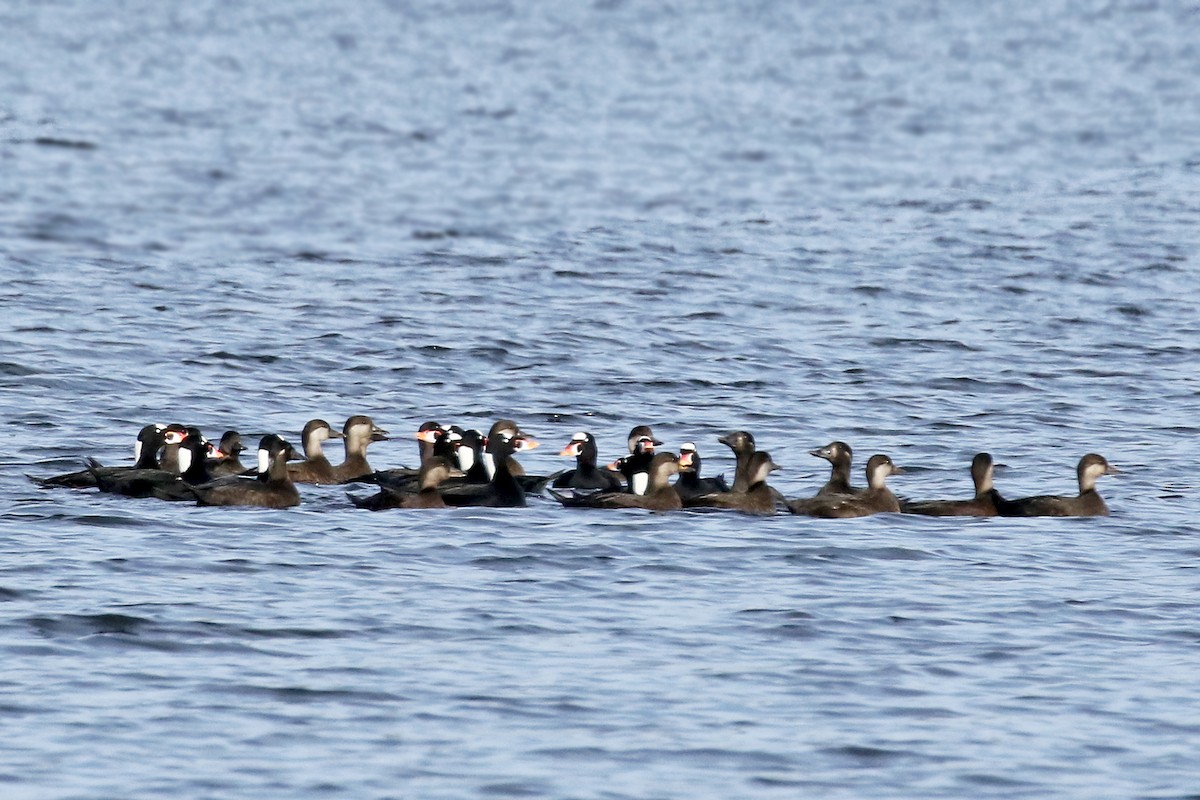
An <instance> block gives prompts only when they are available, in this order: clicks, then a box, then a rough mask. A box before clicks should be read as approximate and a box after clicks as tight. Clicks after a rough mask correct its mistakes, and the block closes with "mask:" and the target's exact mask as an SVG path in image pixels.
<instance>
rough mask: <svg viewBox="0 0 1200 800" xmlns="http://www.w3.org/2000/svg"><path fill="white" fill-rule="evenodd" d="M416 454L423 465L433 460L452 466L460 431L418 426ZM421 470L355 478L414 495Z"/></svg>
mask: <svg viewBox="0 0 1200 800" xmlns="http://www.w3.org/2000/svg"><path fill="white" fill-rule="evenodd" d="M415 435H416V438H417V451H418V454H419V456H420V461H419V462H418V463H420V464H422V465H424V463H425V462H426V461H428V460H429V459H430V458H433V457H434V456H440V457H442V458H446V459H449V460H450V461H451V462H455V461H457V450H458V446H459V444H461V442H462V428H459V427H458V426H457V425H452V426H450V427H448V428H447V427H443V426H442V425H441V424H439V423H437V422H433V421H432V420H431V421H428V422H423V423H421V426H420V427H419V428H418V429H417V432H416V434H415ZM420 474H421V468H420V467H418V468H417V469H413V468H412V467H393V468H392V469H381V470H377V471H376V472H372V473H371V474H370V475H363V476H361V477H360V478H358V481H359V482H361V483H376V484H379V485H380V486H386V487H387V488H389V489H391V490H393V491H404V492H416V491H417V482H418V480H419V478H420Z"/></svg>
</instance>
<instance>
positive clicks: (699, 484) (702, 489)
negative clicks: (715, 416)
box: [675, 442, 729, 506]
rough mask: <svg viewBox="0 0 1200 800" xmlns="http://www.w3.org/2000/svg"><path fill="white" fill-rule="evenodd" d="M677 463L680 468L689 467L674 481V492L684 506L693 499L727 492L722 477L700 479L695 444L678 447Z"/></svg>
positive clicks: (684, 444)
mask: <svg viewBox="0 0 1200 800" xmlns="http://www.w3.org/2000/svg"><path fill="white" fill-rule="evenodd" d="M679 463H680V465H681V466H691V469H684V470H681V471H680V473H679V478H678V479H677V480H676V481H675V492H676V494H678V495H679V499H680V500H682V501H683V504H684V506H687V504H688V501H689V500H691V499H692V498H694V497H702V496H704V495H707V494H714V493H717V492H728V491H729V484H728V483H726V482H725V476H724V475H718V476H717V477H715V478H701V477H700V464H701V460H700V451H699V450H697V449H696V443H695V442H684V443H683V444H681V445H679Z"/></svg>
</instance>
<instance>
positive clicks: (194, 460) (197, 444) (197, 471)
mask: <svg viewBox="0 0 1200 800" xmlns="http://www.w3.org/2000/svg"><path fill="white" fill-rule="evenodd" d="M209 450H210V444H209V442H208V440H206V439H205V438H204V436H203V434H201V433H200V430H199V429H198V428H189V429H188V430H187V432H186V433H185V434H184V440H183V442H182V443H181V444H180V445H179V453H178V461H179V465H180V467H181V468H182V469H183V472H181V473H178V474H176V473H174V472H171V471H170V470H165V469H140V470H130V471H127V472H121V473H116V474H114V473H105V472H104V471H103V470H102V469H97V470H96V488H98V489H99V490H100V491H101V492H105V493H107V494H119V495H123V496H125V497H137V498H157V499H159V500H195V499H196V494H195V492H194V491H193V487H194V486H197V485H199V484H202V483H207V482H208V481H210V480H212V475H211V474H210V473H209V470H208V460H207V456H208V453H209ZM97 466H98V465H97Z"/></svg>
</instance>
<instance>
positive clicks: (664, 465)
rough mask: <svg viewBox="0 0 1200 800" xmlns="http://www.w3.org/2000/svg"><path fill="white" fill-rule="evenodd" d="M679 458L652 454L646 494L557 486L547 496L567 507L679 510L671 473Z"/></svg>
mask: <svg viewBox="0 0 1200 800" xmlns="http://www.w3.org/2000/svg"><path fill="white" fill-rule="evenodd" d="M679 471H680V464H679V457H678V456H676V455H675V454H674V453H666V452H663V453H655V454H654V456H653V457H652V458H651V459H650V465H649V468H648V469H647V484H646V492H645V494H635V493H633V492H620V491H614V492H592V493H588V494H576V493H574V492H564V491H562V490H558V489H549V490H548V491H549V492H550V495H551V496H552V497H553V498H554V499H555V500H557V501H558V502H560V503H562V504H563V505H564V506H566V507H568V508H644V509H647V510H649V511H679V510H681V509H682V508H683V502H682V501H680V499H679V494H678V493H676V491H675V487H674V486H672V485H671V483H670V480H671V476H672V475H677V474H679Z"/></svg>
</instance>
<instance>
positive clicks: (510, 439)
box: [442, 419, 538, 508]
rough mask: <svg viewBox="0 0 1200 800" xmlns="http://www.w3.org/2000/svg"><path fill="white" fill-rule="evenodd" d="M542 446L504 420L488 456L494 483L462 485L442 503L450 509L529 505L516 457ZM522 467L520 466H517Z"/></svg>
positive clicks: (493, 435) (487, 447)
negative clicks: (526, 502) (517, 469)
mask: <svg viewBox="0 0 1200 800" xmlns="http://www.w3.org/2000/svg"><path fill="white" fill-rule="evenodd" d="M537 446H538V443H537V442H536V441H535V440H534V439H532V438H531V437H529V436H526V435H525V434H524V433H522V432H521V429H520V428H518V427H517V423H515V422H513V421H512V420H507V419H506V420H500V421H499V422H497V423H496V424H494V425H492V430H491V432H489V433H488V437H487V444H486V445H485V446H484V455H485V457H486V460H487V461H490V463H491V464H492V465H493V467H492V469H493V472H492V476H491V479H490V480H489V481H488V482H487V483H485V484H468V483H464V484H460V485H458V486H450V487H445V489H444V491H443V492H442V500H443V501H445V503H446V505H450V506H492V507H499V508H508V507H519V506H524V505H525V489H524V488H523V487H522V486H521V483H520V481H519V480H518V479H517V476H515V475H514V474H513V465H514V464H515V463H516V462H515V460H514V459H513V458H512V456H513V454H514V453H517V452H520V451H524V450H532V449H533V448H535V447H537ZM517 466H519V465H517Z"/></svg>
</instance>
